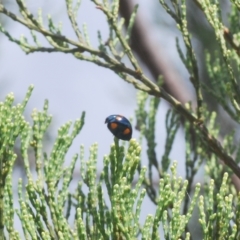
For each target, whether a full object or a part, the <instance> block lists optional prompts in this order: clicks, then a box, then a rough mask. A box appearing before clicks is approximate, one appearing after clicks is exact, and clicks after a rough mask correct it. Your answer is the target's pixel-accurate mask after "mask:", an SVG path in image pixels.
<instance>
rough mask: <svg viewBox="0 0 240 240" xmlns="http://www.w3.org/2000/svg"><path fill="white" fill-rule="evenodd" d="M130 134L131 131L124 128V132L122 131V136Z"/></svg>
mask: <svg viewBox="0 0 240 240" xmlns="http://www.w3.org/2000/svg"><path fill="white" fill-rule="evenodd" d="M130 132H131V130H130V129H129V128H126V129H125V130H124V131H123V134H124V135H127V134H129V133H130Z"/></svg>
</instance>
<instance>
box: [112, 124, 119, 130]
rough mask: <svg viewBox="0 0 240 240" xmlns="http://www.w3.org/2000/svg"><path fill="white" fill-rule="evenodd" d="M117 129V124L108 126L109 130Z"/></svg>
mask: <svg viewBox="0 0 240 240" xmlns="http://www.w3.org/2000/svg"><path fill="white" fill-rule="evenodd" d="M117 127H118V124H117V123H111V124H110V128H111V129H116V128H117Z"/></svg>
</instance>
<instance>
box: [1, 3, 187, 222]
mask: <svg viewBox="0 0 240 240" xmlns="http://www.w3.org/2000/svg"><path fill="white" fill-rule="evenodd" d="M135 2H136V3H139V4H140V6H139V11H140V12H142V13H143V14H144V16H145V17H146V19H147V21H149V23H150V25H149V28H150V29H151V32H152V38H153V39H154V41H158V42H159V44H161V45H162V46H164V49H165V51H166V53H167V56H168V57H169V59H170V60H171V61H172V64H174V65H175V66H176V68H177V69H179V72H180V74H182V77H183V78H184V77H186V72H185V70H184V69H183V65H182V63H181V62H180V59H179V57H178V53H177V51H176V45H175V37H176V36H177V35H178V34H179V33H178V32H177V31H172V30H171V31H170V30H169V29H168V26H166V25H169V24H170V25H171V24H173V21H172V20H171V18H169V17H168V16H167V15H166V14H164V12H163V11H162V10H160V9H161V7H160V5H159V3H157V2H156V1H153V0H152V1H146V0H139V1H135ZM27 5H28V6H29V8H30V10H31V11H32V12H33V13H34V14H35V13H36V12H37V11H38V9H39V8H42V12H43V18H44V19H45V24H46V18H47V15H48V14H51V16H52V18H53V19H54V21H55V22H56V21H57V22H58V21H61V22H62V23H63V31H62V33H63V34H64V35H67V36H68V37H72V38H74V39H76V37H75V35H74V33H73V31H72V28H71V26H70V21H69V20H68V18H67V14H66V7H65V2H64V1H63V0H62V1H60V0H55V1H43V0H42V1H33V0H31V1H27ZM156 6H159V10H156ZM6 7H7V8H8V9H9V10H11V11H14V12H17V8H16V4H15V1H13V0H11V1H8V3H7V5H6ZM157 11H159V15H161V16H162V24H161V25H159V22H158V20H159V19H161V16H160V17H159V16H157V17H156V14H157V13H158V12H157ZM157 19H158V20H157ZM4 20H5V18H4ZM78 20H79V21H78V23H79V25H80V26H81V25H82V24H83V23H87V26H88V31H89V35H90V40H91V43H92V45H94V46H96V47H97V44H98V42H97V31H98V30H100V31H101V33H102V36H103V39H107V36H108V26H107V24H106V19H105V16H104V15H103V14H102V12H101V11H99V10H98V9H96V8H95V5H94V4H93V3H92V2H91V1H90V0H82V5H81V7H80V11H79V18H78ZM4 23H5V24H6V25H5V26H6V29H8V31H9V32H10V33H11V34H12V35H13V36H14V37H16V38H19V37H20V35H21V34H24V35H25V36H27V37H29V39H31V37H30V34H29V31H28V30H27V29H26V28H25V27H22V26H21V25H19V24H17V23H15V22H13V21H11V20H6V21H5V22H4ZM166 23H167V24H166ZM39 39H40V41H41V42H42V43H45V41H44V39H43V38H41V37H40V38H39ZM0 53H1V54H0V65H1V71H0V89H1V91H0V94H1V95H0V98H1V100H3V99H4V98H5V96H6V95H7V94H8V93H9V92H13V93H14V95H15V99H16V102H21V101H22V99H23V98H24V96H25V93H26V91H27V88H28V87H29V85H30V84H33V85H34V86H35V88H34V91H33V94H32V97H31V98H30V101H29V103H28V105H27V110H26V117H27V118H28V119H30V114H31V112H32V109H33V108H37V109H40V110H41V109H42V107H43V103H44V99H48V100H49V113H50V114H52V115H53V121H52V124H51V127H50V136H51V138H50V143H49V142H48V143H47V144H48V146H51V142H52V141H53V140H54V138H55V137H56V134H57V129H58V128H59V126H61V125H62V124H64V123H65V122H67V121H69V120H75V119H77V118H79V117H80V116H81V113H82V111H86V119H85V120H86V121H85V125H84V127H83V130H82V131H81V133H80V135H79V136H78V137H77V138H76V140H75V141H74V143H73V145H72V147H71V149H70V151H69V153H68V158H69V159H68V160H71V157H72V156H73V154H74V153H79V146H80V145H81V144H84V146H85V149H86V158H87V157H88V149H89V147H90V146H91V144H93V143H95V142H97V143H98V144H99V154H98V166H99V171H101V167H102V159H103V156H104V154H108V153H109V146H110V144H111V143H113V136H112V134H111V133H110V132H109V131H108V129H107V127H106V125H105V124H104V121H105V118H106V117H107V116H108V115H110V114H115V113H119V114H122V115H124V116H126V117H128V118H131V117H134V111H135V109H136V107H137V105H136V90H135V89H134V87H133V86H131V85H130V84H128V83H126V82H124V81H123V80H122V79H120V78H119V77H118V76H117V75H116V74H115V73H113V72H111V71H110V70H108V69H104V68H101V67H98V66H96V65H94V64H92V63H88V62H83V61H79V60H77V59H75V58H74V57H73V56H71V55H70V54H69V55H67V54H63V53H51V54H49V53H34V54H30V55H26V54H25V53H24V52H23V51H22V50H21V49H20V48H19V46H17V45H16V44H14V43H12V42H10V41H9V40H8V39H7V38H6V37H5V36H3V34H0ZM146 72H147V70H146ZM147 74H148V73H147ZM148 75H149V74H148ZM150 77H151V76H150ZM168 108H169V106H168V104H167V103H165V102H164V101H163V100H162V101H161V104H160V108H159V111H158V115H157V118H158V119H157V130H156V136H157V149H158V152H157V154H158V157H159V158H160V157H161V154H162V153H163V149H164V144H165V136H166V132H165V114H166V111H167V109H168ZM133 122H134V123H133V126H135V120H134V119H133ZM138 137H139V134H138V132H137V131H136V130H134V131H133V138H138ZM184 146H185V145H184V134H183V132H182V131H181V130H180V131H179V132H178V134H177V138H176V141H175V144H174V151H172V153H171V155H170V156H171V158H172V159H174V160H177V161H178V172H179V175H181V176H183V177H185V164H184V163H183V160H184V151H185V148H184ZM45 147H47V146H45ZM143 149H144V150H143V158H142V161H143V165H146V164H147V163H146V161H145V160H146V157H144V156H146V154H145V149H146V147H145V146H143ZM48 150H51V147H49V148H48ZM146 198H147V197H146ZM144 206H145V207H143V210H144V215H145V216H146V215H147V214H149V213H151V212H153V211H154V205H153V204H149V201H148V200H146V201H145V202H144ZM144 219H145V217H144V218H143V220H144Z"/></svg>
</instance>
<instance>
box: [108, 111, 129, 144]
mask: <svg viewBox="0 0 240 240" xmlns="http://www.w3.org/2000/svg"><path fill="white" fill-rule="evenodd" d="M105 123H107V127H108V129H109V130H110V132H111V133H112V134H113V135H114V136H115V137H116V138H118V139H121V140H125V141H129V140H130V139H131V138H132V125H131V123H130V122H129V121H128V119H127V118H125V117H124V116H122V115H119V114H113V115H110V116H108V117H107V118H106V120H105Z"/></svg>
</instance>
